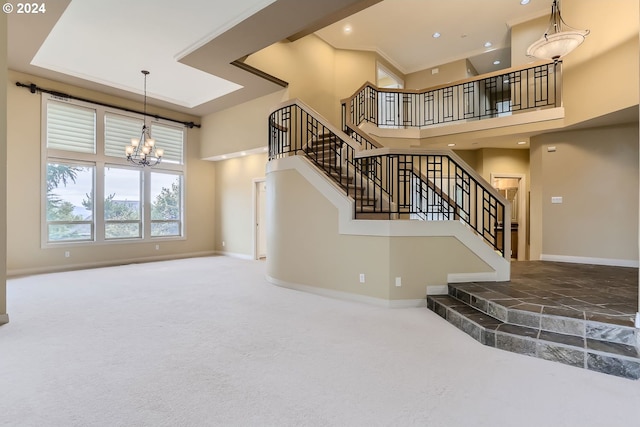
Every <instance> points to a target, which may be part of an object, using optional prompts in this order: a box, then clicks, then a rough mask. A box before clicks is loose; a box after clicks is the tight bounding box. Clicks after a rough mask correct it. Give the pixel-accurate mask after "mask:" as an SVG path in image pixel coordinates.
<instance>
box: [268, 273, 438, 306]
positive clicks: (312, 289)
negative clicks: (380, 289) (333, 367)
mask: <svg viewBox="0 0 640 427" xmlns="http://www.w3.org/2000/svg"><path fill="white" fill-rule="evenodd" d="M266 278H267V281H268V282H269V283H273V284H274V285H277V286H281V287H283V288H288V289H293V290H296V291H302V292H308V293H310V294H315V295H320V296H323V297H328V298H334V299H340V300H345V301H353V302H360V303H365V304H369V305H375V306H376V307H386V308H412V307H426V306H427V300H426V298H420V299H401V300H387V299H383V298H376V297H370V296H367V295H359V294H352V293H349V292H342V291H336V290H333V289H326V288H318V287H316V286H309V285H301V284H298V283H290V282H286V281H284V280H280V279H276V278H273V277H271V276H268V275H267V276H266Z"/></svg>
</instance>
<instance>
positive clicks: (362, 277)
mask: <svg viewBox="0 0 640 427" xmlns="http://www.w3.org/2000/svg"><path fill="white" fill-rule="evenodd" d="M360 283H364V273H360Z"/></svg>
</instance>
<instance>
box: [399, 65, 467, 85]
mask: <svg viewBox="0 0 640 427" xmlns="http://www.w3.org/2000/svg"><path fill="white" fill-rule="evenodd" d="M435 69H438V72H437V73H436V74H432V70H435ZM468 70H471V71H468ZM474 71H475V70H473V69H472V68H471V66H470V64H469V61H468V60H466V59H460V60H458V61H454V62H449V63H447V64H442V65H438V66H437V67H434V68H428V69H426V70H421V71H416V72H415V73H410V74H407V75H406V76H405V81H404V86H405V88H407V89H416V90H418V89H427V88H430V87H433V86H439V85H442V84H446V83H451V82H455V81H458V80H464V79H466V78H468V77H470V76H473V75H474Z"/></svg>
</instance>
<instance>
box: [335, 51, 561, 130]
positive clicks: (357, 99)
mask: <svg viewBox="0 0 640 427" xmlns="http://www.w3.org/2000/svg"><path fill="white" fill-rule="evenodd" d="M561 67H562V61H558V62H556V63H541V64H538V65H533V66H531V65H530V66H527V67H520V68H511V69H506V70H501V71H498V72H495V73H491V74H484V75H481V76H477V77H473V78H470V79H467V80H463V81H460V82H457V83H451V84H447V85H442V86H437V87H433V88H429V89H424V90H407V89H382V88H378V87H376V86H375V85H373V84H371V83H365V84H364V85H363V86H362V87H361V88H360V89H359V90H358V91H357V92H356V93H355V94H354V95H353V96H351V97H350V98H348V99H345V100H343V101H342V109H343V111H342V114H343V127H344V130H345V132H347V130H348V129H351V130H353V129H355V128H356V127H358V126H360V125H361V124H362V123H364V122H369V123H372V124H374V125H376V126H378V127H389V128H407V127H419V128H423V127H427V126H433V125H441V124H444V123H453V122H460V121H470V120H481V119H487V118H494V117H500V116H504V115H509V114H513V113H517V112H522V111H530V110H536V109H545V108H554V107H559V106H561V103H562V97H561Z"/></svg>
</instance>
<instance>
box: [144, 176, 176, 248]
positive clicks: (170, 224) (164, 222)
mask: <svg viewBox="0 0 640 427" xmlns="http://www.w3.org/2000/svg"><path fill="white" fill-rule="evenodd" d="M181 218H182V177H181V176H180V175H175V174H165V173H156V172H152V173H151V236H153V237H158V236H179V235H180V233H181V231H182V221H181Z"/></svg>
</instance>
